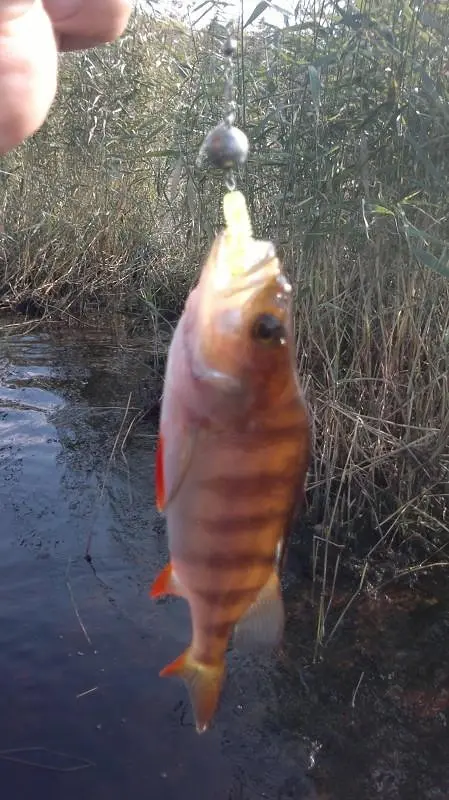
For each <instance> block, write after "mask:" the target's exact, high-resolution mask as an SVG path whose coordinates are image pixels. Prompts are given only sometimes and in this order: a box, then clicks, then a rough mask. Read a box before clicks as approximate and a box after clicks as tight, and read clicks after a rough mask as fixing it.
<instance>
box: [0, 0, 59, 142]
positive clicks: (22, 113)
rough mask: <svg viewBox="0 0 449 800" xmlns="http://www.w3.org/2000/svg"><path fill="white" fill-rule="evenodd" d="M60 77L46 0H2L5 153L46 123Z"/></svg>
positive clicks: (0, 124) (0, 90) (0, 132)
mask: <svg viewBox="0 0 449 800" xmlns="http://www.w3.org/2000/svg"><path fill="white" fill-rule="evenodd" d="M56 76H57V49H56V42H55V37H54V33H53V28H52V25H51V22H50V20H49V17H48V15H47V14H46V12H45V11H44V8H43V5H42V2H41V0H34V2H33V0H28V1H27V0H0V155H4V154H5V153H7V152H8V150H11V149H12V148H13V147H16V145H18V144H19V143H20V142H21V141H23V139H26V138H27V137H28V136H31V134H33V133H34V132H35V131H36V130H37V129H38V128H39V127H40V125H42V123H43V121H44V120H45V117H46V116H47V114H48V111H49V109H50V106H51V104H52V102H53V98H54V96H55V93H56V81H57V78H56Z"/></svg>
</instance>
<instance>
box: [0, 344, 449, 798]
mask: <svg viewBox="0 0 449 800" xmlns="http://www.w3.org/2000/svg"><path fill="white" fill-rule="evenodd" d="M131 344H132V347H131V346H129V347H122V346H121V343H120V342H118V341H116V340H115V339H114V338H113V337H112V336H111V335H110V334H108V335H107V334H105V333H104V332H101V331H98V330H95V331H93V332H91V333H90V334H87V333H86V332H84V333H80V332H73V331H69V332H65V333H61V332H59V333H58V334H56V333H52V332H51V331H47V332H42V331H40V332H38V333H36V332H35V333H32V334H27V335H22V336H9V337H8V338H6V337H5V338H4V339H3V341H2V342H1V343H0V506H1V515H2V517H1V520H2V521H1V527H0V531H1V536H0V599H1V603H0V640H1V647H0V675H1V679H2V692H1V693H0V720H1V721H0V751H1V752H3V751H6V750H10V749H17V748H19V749H21V752H20V753H17V752H16V753H15V754H14V758H18V759H20V763H18V762H14V761H9V760H3V759H2V758H1V753H0V785H1V786H2V792H3V794H4V795H5V797H12V798H16V797H17V798H19V797H20V798H21V800H31V798H33V800H35V798H36V797H41V796H42V797H49V798H53V797H54V798H55V799H56V798H58V800H59V798H60V797H64V798H65V800H75V798H76V800H79V798H80V797H83V800H91V798H92V800H93V799H94V798H101V797H103V796H104V797H107V798H108V800H115V798H117V800H118V799H119V798H120V800H123V797H125V796H127V795H128V796H130V797H133V798H136V799H137V798H141V797H147V796H148V797H154V798H164V800H172V799H173V800H175V798H176V800H177V799H178V798H181V797H182V798H183V800H190V798H191V799H192V800H193V799H194V800H198V798H199V797H204V798H208V800H253V799H254V800H255V798H268V799H269V800H285V799H286V798H295V800H306V799H307V798H309V799H311V798H322V800H324V798H335V799H336V800H340V798H341V800H343V799H345V800H346V798H349V799H351V798H359V799H360V800H365V799H366V800H370V798H375V797H380V798H406V797H415V796H419V797H420V798H429V800H430V798H443V797H444V798H447V796H448V795H449V766H448V763H449V762H448V760H447V758H446V745H447V729H446V722H447V715H448V707H449V677H448V676H449V670H448V669H447V667H446V662H447V640H448V635H447V634H448V627H449V622H448V616H447V608H448V606H447V596H448V595H447V592H446V594H445V591H444V583H443V581H441V583H440V584H435V586H431V587H430V588H429V587H427V589H426V591H423V592H422V593H421V594H420V593H419V592H416V591H415V594H412V593H411V592H409V593H408V594H407V592H405V593H404V597H403V598H402V600H401V599H400V598H399V600H398V597H397V596H394V595H393V593H392V592H391V593H390V602H388V603H387V602H386V601H385V598H383V599H382V598H381V599H380V600H378V601H376V603H374V602H373V601H368V599H366V600H363V601H361V602H360V603H359V604H358V606H357V607H356V608H355V609H354V612H353V613H352V615H348V618H347V621H346V622H345V624H344V625H343V626H342V633H341V636H340V639H338V640H337V641H336V644H335V645H333V646H332V648H329V650H328V651H327V652H326V654H325V655H326V659H325V661H323V662H322V663H320V664H318V665H315V666H312V665H311V652H312V649H313V635H314V632H313V628H312V615H313V610H312V608H311V605H310V603H309V601H308V598H309V596H310V591H309V587H308V586H307V585H306V583H305V579H304V578H301V579H300V580H298V578H297V577H296V578H295V576H294V575H290V576H289V578H290V580H289V582H288V585H287V590H286V597H287V599H288V625H287V632H286V637H285V645H284V647H283V651H282V653H281V655H280V656H278V657H274V656H273V657H272V658H270V659H267V658H263V659H251V658H249V657H247V658H246V659H245V658H242V657H241V656H238V655H237V654H236V653H233V652H231V653H230V658H229V664H230V671H229V679H228V682H227V684H226V687H225V691H224V693H223V698H222V703H221V707H220V711H219V714H218V715H217V718H216V721H215V724H214V726H213V728H212V729H211V731H210V732H208V734H207V735H205V736H201V737H199V736H197V734H196V733H195V731H194V728H193V725H192V720H191V716H190V708H189V704H188V702H187V697H186V695H185V690H184V687H183V686H182V685H181V684H180V683H179V684H177V683H176V682H174V681H164V680H161V679H159V677H158V672H159V669H160V668H161V667H162V666H163V665H164V664H165V663H167V662H168V661H170V660H171V659H172V658H173V657H174V656H175V655H176V654H177V653H178V652H179V651H180V649H181V648H183V647H184V646H185V645H186V644H187V642H188V640H189V634H190V631H189V620H188V614H187V609H186V607H185V605H184V603H183V602H182V601H180V600H179V599H172V598H170V599H168V600H166V601H164V602H161V603H159V604H155V603H153V602H151V601H150V599H149V597H148V587H149V586H150V584H151V582H152V579H153V578H154V576H155V575H156V573H157V572H158V571H159V569H160V568H161V566H162V565H163V564H164V563H165V560H166V557H167V549H166V541H165V535H164V531H163V525H162V523H161V520H160V518H159V516H158V515H157V513H156V511H155V509H154V506H153V504H152V491H153V490H152V487H153V452H154V445H155V434H156V430H155V427H154V423H152V422H149V421H141V422H140V423H139V424H137V425H135V426H134V427H133V429H132V431H130V432H129V435H127V433H128V429H129V426H130V423H131V421H132V419H133V416H134V415H135V413H136V410H137V408H139V407H141V405H142V392H141V389H140V388H139V387H141V386H142V385H145V386H146V387H148V380H149V377H148V376H151V374H152V371H154V373H155V375H157V374H158V373H159V372H160V366H159V365H158V364H156V363H155V362H154V352H152V348H151V347H150V345H149V344H148V343H145V342H143V343H142V342H136V341H134V342H132V343H131ZM153 351H154V348H153ZM158 390H159V389H158ZM158 390H157V391H158ZM148 391H150V393H151V387H150V388H149V390H148ZM130 392H132V394H131V398H130ZM127 405H129V410H128V413H127V415H125V409H126V406H127ZM118 434H120V435H118ZM124 439H126V443H125V446H124V447H122V443H123V440H124ZM111 456H112V457H111ZM89 539H90V541H91V554H92V559H93V561H92V566H93V569H92V568H91V566H89V564H88V563H87V562H86V561H85V560H84V558H83V555H84V552H85V548H86V543H87V542H88V540H89ZM426 592H427V594H426ZM412 597H413V598H414V603H412V602H411V598H412ZM429 597H430V598H431V600H428V598H429ZM404 598H405V599H404ZM370 603H371V605H370ZM382 603H383V605H382ZM83 626H85V631H86V634H87V636H86V635H85V633H84V632H83ZM355 687H357V692H356V694H354V689H355ZM37 747H40V748H41V750H40V751H37V750H36V749H35V748H37ZM61 753H62V755H61ZM58 754H59V755H58ZM36 760H38V765H37V766H36V764H35V762H36ZM314 762H316V764H315V766H314V768H313V769H311V767H312V765H313V764H314ZM33 764H34V765H33ZM76 764H78V765H79V764H84V767H85V768H84V769H78V770H76V769H75V770H73V769H72V771H71V770H70V768H71V767H73V766H74V765H76ZM309 772H310V774H311V775H312V776H313V780H312V778H311V777H309V776H308V773H309Z"/></svg>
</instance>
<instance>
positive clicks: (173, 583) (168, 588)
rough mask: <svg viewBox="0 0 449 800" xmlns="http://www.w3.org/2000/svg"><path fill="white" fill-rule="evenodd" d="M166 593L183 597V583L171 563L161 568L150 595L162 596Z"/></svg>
mask: <svg viewBox="0 0 449 800" xmlns="http://www.w3.org/2000/svg"><path fill="white" fill-rule="evenodd" d="M166 594H173V595H177V596H178V597H183V592H182V587H181V584H180V583H179V581H178V579H177V577H176V575H175V573H174V571H173V567H172V565H171V563H169V564H167V565H166V566H165V567H164V569H163V570H161V572H160V573H159V575H158V576H157V578H155V580H154V582H153V585H152V587H151V589H150V597H161V596H162V595H166Z"/></svg>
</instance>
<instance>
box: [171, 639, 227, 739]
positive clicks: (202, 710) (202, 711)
mask: <svg viewBox="0 0 449 800" xmlns="http://www.w3.org/2000/svg"><path fill="white" fill-rule="evenodd" d="M225 667H226V664H225V660H224V659H223V660H222V661H220V662H219V663H218V664H202V663H201V662H200V661H197V660H196V659H195V658H194V657H193V655H192V650H191V648H190V647H188V648H187V650H185V651H184V653H182V655H180V656H179V657H178V658H176V659H175V660H174V661H172V662H171V664H167V666H166V667H164V669H163V670H161V672H160V673H159V675H160V676H161V677H162V678H165V677H167V676H173V677H179V678H182V680H183V681H184V683H185V684H186V686H187V689H188V692H189V696H190V702H191V704H192V709H193V713H194V716H195V723H196V730H197V732H198V733H204V732H205V731H206V730H207V729H208V727H209V725H210V722H211V720H212V717H213V716H214V714H215V711H216V709H217V706H218V701H219V698H220V693H221V688H222V686H223V680H224V674H225Z"/></svg>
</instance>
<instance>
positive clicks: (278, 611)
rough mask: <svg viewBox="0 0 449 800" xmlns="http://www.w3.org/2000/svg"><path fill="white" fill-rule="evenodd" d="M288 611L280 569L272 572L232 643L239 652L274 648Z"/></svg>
mask: <svg viewBox="0 0 449 800" xmlns="http://www.w3.org/2000/svg"><path fill="white" fill-rule="evenodd" d="M284 624H285V612H284V603H283V600H282V594H281V584H280V580H279V574H278V572H277V569H276V568H275V569H273V571H272V573H271V575H270V577H269V578H268V580H267V582H266V584H265V586H263V587H262V589H261V590H260V592H259V594H258V595H257V597H256V599H255V601H254V603H252V604H251V605H250V607H249V608H248V610H247V611H246V612H245V613H244V614H243V616H242V617H241V618H240V620H239V621H238V623H237V625H236V626H235V628H234V636H233V644H234V646H235V647H236V648H237V649H238V650H242V651H248V650H254V649H257V648H258V647H262V648H274V647H276V646H277V645H279V644H280V641H281V639H282V634H283V632H284Z"/></svg>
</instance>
